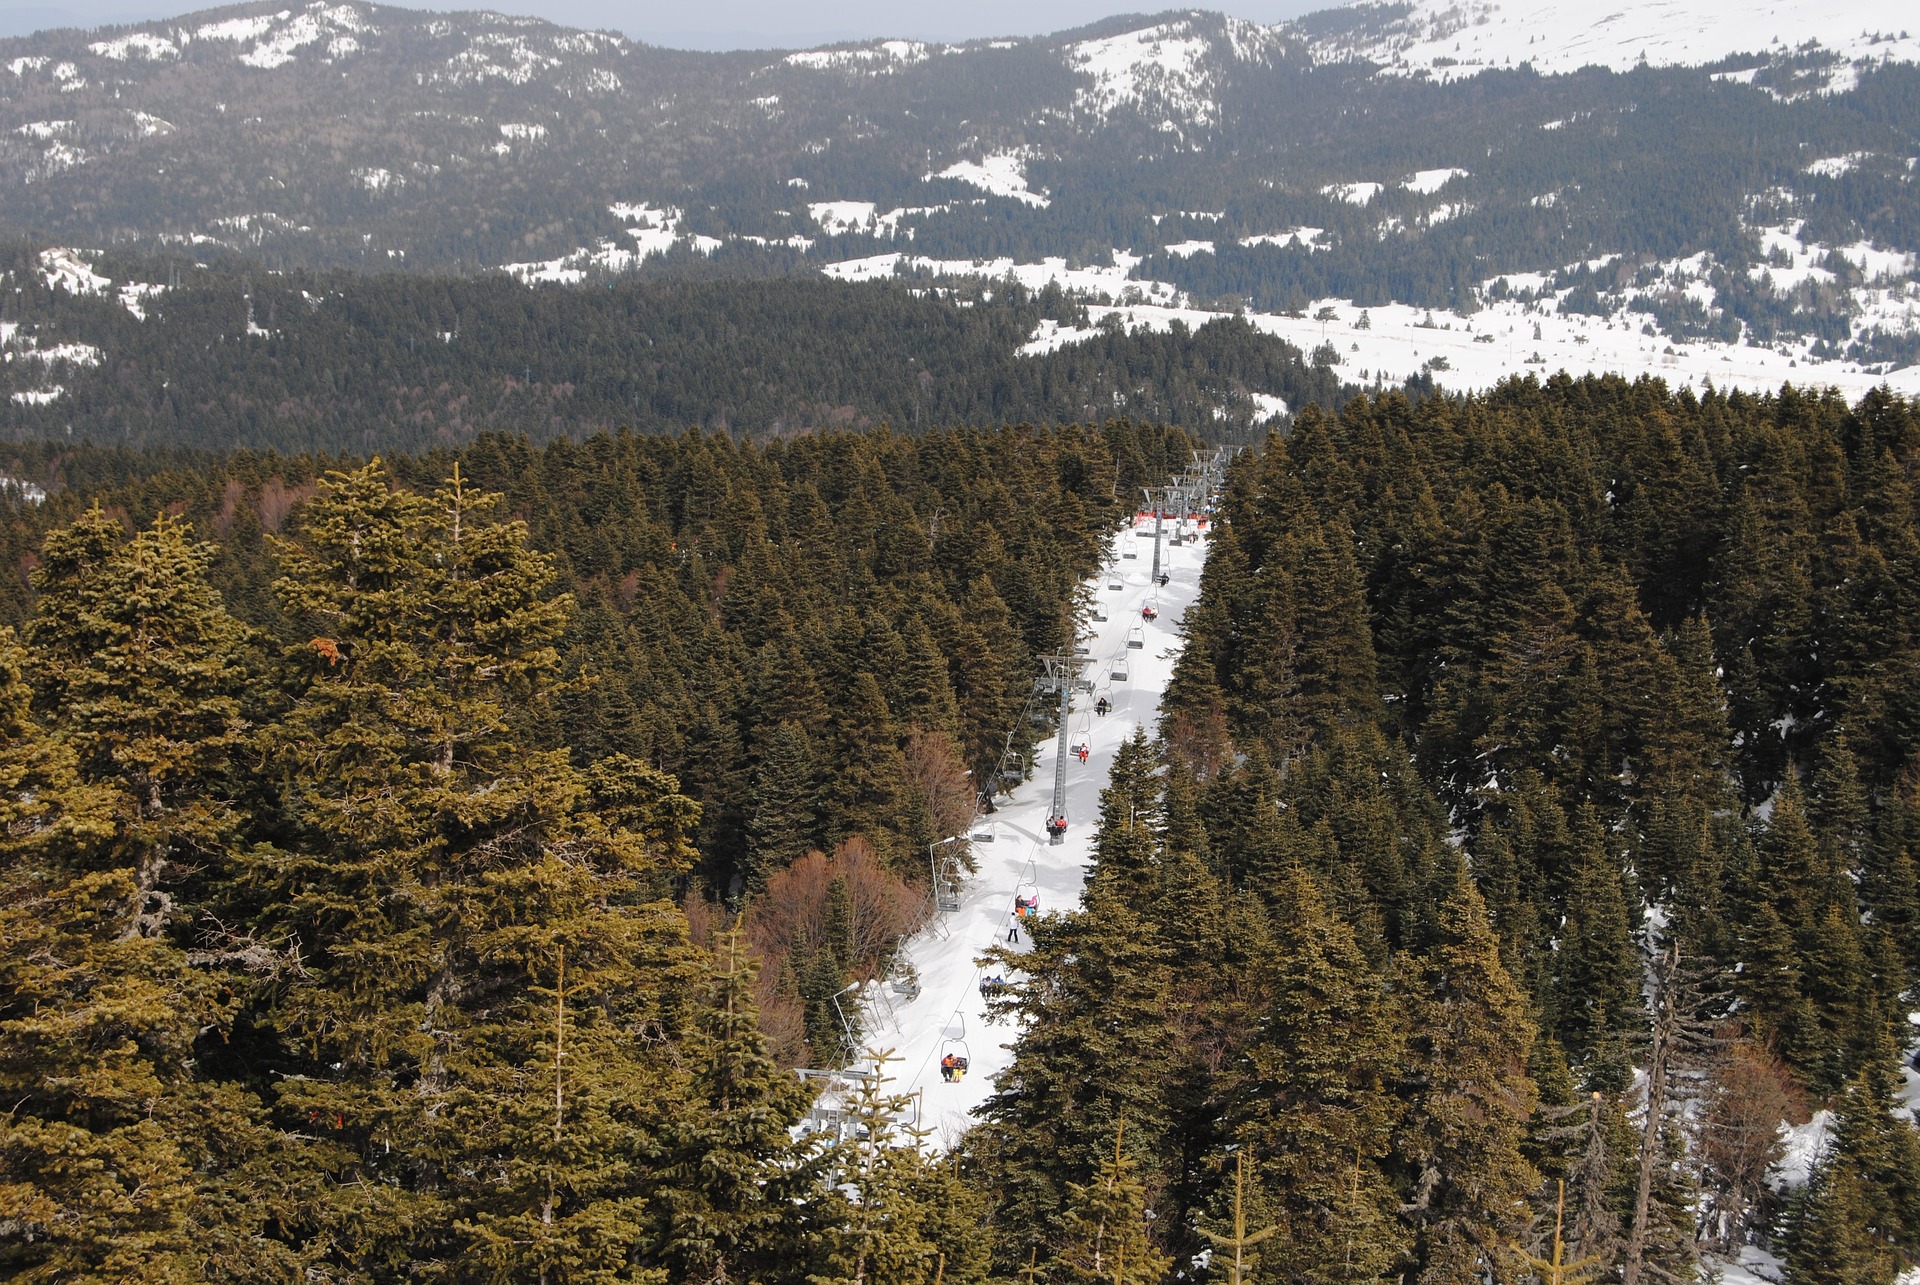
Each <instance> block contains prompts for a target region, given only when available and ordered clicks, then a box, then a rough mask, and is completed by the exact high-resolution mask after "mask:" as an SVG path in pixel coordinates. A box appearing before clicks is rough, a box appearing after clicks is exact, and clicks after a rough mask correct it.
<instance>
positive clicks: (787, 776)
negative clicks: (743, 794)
mask: <svg viewBox="0 0 1920 1285" xmlns="http://www.w3.org/2000/svg"><path fill="white" fill-rule="evenodd" d="M818 771H819V764H818V763H817V762H816V760H815V757H814V747H813V741H812V739H811V738H810V737H809V736H808V735H807V731H806V729H805V728H804V727H801V726H800V725H799V724H797V723H781V724H780V725H779V726H778V727H776V728H775V729H774V730H773V734H772V735H771V736H769V737H768V738H767V744H766V748H765V751H764V753H763V754H762V756H761V760H760V768H759V771H758V772H756V773H755V775H754V784H753V797H752V800H751V808H752V811H751V813H750V814H749V816H748V820H747V841H748V844H749V848H748V853H747V866H746V869H745V870H744V872H743V883H744V887H743V888H742V891H743V892H744V893H745V894H747V895H748V896H751V895H753V894H754V893H756V892H758V891H760V890H761V889H763V888H765V887H766V882H767V876H768V875H770V874H771V873H773V872H774V871H776V870H781V869H784V868H786V867H787V866H790V865H792V864H793V863H794V862H795V861H796V860H798V859H799V858H800V857H802V856H805V855H806V853H807V851H808V849H810V848H812V847H814V846H815V845H816V844H817V843H818V836H817V818H818V807H819V800H820V790H819V785H818V776H817V773H818Z"/></svg>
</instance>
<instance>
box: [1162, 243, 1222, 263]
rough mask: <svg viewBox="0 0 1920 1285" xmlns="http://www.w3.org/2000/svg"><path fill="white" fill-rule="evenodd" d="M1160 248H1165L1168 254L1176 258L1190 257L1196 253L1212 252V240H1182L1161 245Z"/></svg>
mask: <svg viewBox="0 0 1920 1285" xmlns="http://www.w3.org/2000/svg"><path fill="white" fill-rule="evenodd" d="M1161 248H1162V249H1164V250H1166V252H1167V253H1168V254H1171V255H1175V256H1177V257H1178V258H1182V259H1190V258H1192V257H1193V256H1194V255H1196V254H1212V253H1213V242H1211V241H1182V242H1180V243H1178V244H1177V245H1169V246H1163V247H1161Z"/></svg>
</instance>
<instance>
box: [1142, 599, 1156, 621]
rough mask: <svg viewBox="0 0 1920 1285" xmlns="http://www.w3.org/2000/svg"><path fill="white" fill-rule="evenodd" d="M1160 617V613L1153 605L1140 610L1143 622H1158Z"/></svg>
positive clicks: (1150, 604) (1149, 604)
mask: <svg viewBox="0 0 1920 1285" xmlns="http://www.w3.org/2000/svg"><path fill="white" fill-rule="evenodd" d="M1159 616H1160V613H1159V612H1157V611H1155V610H1154V609H1153V604H1152V603H1148V604H1147V605H1146V606H1144V607H1142V608H1140V619H1142V620H1157V619H1159Z"/></svg>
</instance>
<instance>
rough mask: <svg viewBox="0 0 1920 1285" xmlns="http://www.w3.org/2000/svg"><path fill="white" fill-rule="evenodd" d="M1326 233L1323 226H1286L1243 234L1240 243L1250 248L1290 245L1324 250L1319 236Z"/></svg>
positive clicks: (1302, 248) (1311, 249)
mask: <svg viewBox="0 0 1920 1285" xmlns="http://www.w3.org/2000/svg"><path fill="white" fill-rule="evenodd" d="M1326 234H1327V230H1326V229H1325V228H1308V227H1299V228H1288V229H1287V230H1286V231H1284V232H1262V233H1260V234H1259V235H1258V236H1243V237H1241V238H1240V244H1241V245H1244V246H1246V247H1248V248H1249V249H1251V248H1252V247H1254V246H1256V245H1277V246H1292V247H1293V248H1295V249H1297V250H1307V251H1313V250H1325V249H1327V248H1328V247H1327V246H1324V245H1321V244H1320V238H1321V237H1324V236H1325V235H1326Z"/></svg>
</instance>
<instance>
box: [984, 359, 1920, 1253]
mask: <svg viewBox="0 0 1920 1285" xmlns="http://www.w3.org/2000/svg"><path fill="white" fill-rule="evenodd" d="M1916 465H1920V417H1916V415H1915V410H1914V407H1913V406H1912V404H1910V403H1907V402H1903V401H1900V400H1899V399H1891V398H1885V397H1870V398H1868V399H1866V400H1864V401H1862V402H1861V403H1859V404H1858V405H1856V406H1852V407H1849V406H1847V405H1846V404H1845V403H1843V402H1840V401H1838V400H1836V399H1809V398H1805V397H1801V396H1798V395H1794V394H1792V393H1783V394H1781V395H1780V396H1778V397H1774V398H1749V397H1745V396H1739V395H1734V396H1718V395H1716V396H1712V397H1708V398H1704V399H1696V398H1694V397H1692V396H1690V395H1687V394H1684V393H1682V394H1680V395H1678V396H1675V395H1673V394H1672V393H1670V392H1669V391H1668V390H1666V389H1665V388H1663V387H1661V386H1659V385H1658V384H1654V383H1628V382H1625V381H1619V380H1611V381H1585V382H1574V381H1567V380H1557V381H1550V382H1548V383H1546V384H1544V385H1543V384H1540V383H1538V382H1535V381H1530V380H1529V381H1513V382H1510V383H1508V384H1506V385H1503V386H1502V387H1501V388H1499V389H1498V390H1496V391H1495V392H1494V393H1493V394H1492V395H1490V396H1488V397H1485V398H1475V399H1467V400H1463V401H1451V400H1443V399H1432V400H1429V401H1427V402H1424V403H1422V404H1421V405H1420V406H1418V407H1414V406H1411V405H1409V404H1408V403H1407V402H1405V401H1404V400H1402V399H1400V398H1397V397H1388V398H1385V399H1380V400H1371V399H1364V400H1360V401H1355V402H1353V403H1350V404H1349V405H1348V406H1347V408H1346V409H1345V410H1344V411H1343V412H1342V413H1341V414H1339V415H1337V416H1335V415H1330V414H1324V413H1320V412H1318V411H1310V412H1308V413H1305V414H1302V415H1301V416H1300V417H1299V418H1298V419H1296V421H1295V426H1294V431H1293V433H1292V434H1291V435H1290V436H1289V437H1287V438H1284V439H1282V438H1278V437H1276V438H1274V439H1273V440H1271V441H1269V442H1268V444H1267V446H1266V448H1265V449H1264V450H1262V451H1260V452H1258V453H1252V454H1249V455H1247V456H1245V457H1243V458H1242V460H1241V461H1240V463H1239V464H1238V465H1237V466H1236V470H1235V474H1234V476H1233V478H1232V480H1231V483H1230V489H1229V494H1228V496H1227V499H1226V502H1225V504H1224V506H1223V508H1222V510H1221V512H1220V513H1219V515H1218V516H1219V519H1220V529H1219V531H1218V533H1217V534H1216V536H1215V537H1214V540H1213V541H1212V548H1211V550H1210V552H1209V556H1208V559H1207V567H1206V573H1205V578H1204V582H1203V589H1202V597H1201V600H1200V602H1199V603H1198V604H1197V605H1196V606H1195V607H1194V608H1193V609H1192V610H1191V611H1190V613H1189V616H1188V635H1189V637H1188V646H1187V648H1186V650H1185V652H1184V653H1183V657H1182V661H1181V666H1180V670H1179V672H1178V673H1177V674H1176V676H1175V680H1174V683H1173V686H1172V687H1171V688H1170V690H1169V692H1168V696H1167V733H1166V739H1165V743H1164V745H1152V744H1149V743H1147V742H1145V741H1144V740H1143V741H1142V742H1141V743H1140V744H1138V745H1137V746H1136V747H1135V749H1134V751H1133V753H1132V755H1131V756H1130V758H1129V759H1128V760H1127V761H1125V762H1123V763H1118V764H1116V766H1115V769H1114V774H1113V780H1112V783H1111V785H1110V787H1109V791H1108V797H1107V801H1106V803H1105V805H1104V807H1103V823H1102V830H1101V834H1100V839H1099V845H1098V861H1097V863H1096V866H1095V870H1094V873H1093V875H1092V877H1091V880H1090V882H1089V886H1088V891H1087V896H1086V899H1085V906H1086V909H1085V910H1084V912H1082V913H1080V914H1076V915H1073V916H1069V917H1066V918H1064V919H1061V920H1057V921H1049V923H1048V924H1047V925H1046V926H1045V928H1044V930H1043V931H1041V932H1037V933H1036V937H1035V942H1036V945H1035V951H1034V954H1033V956H1031V957H1029V958H1026V959H1024V960H1021V961H1019V966H1020V967H1021V968H1022V969H1023V972H1024V973H1025V978H1024V979H1023V981H1022V983H1021V984H1020V985H1018V986H1016V987H1015V988H1014V990H1013V993H1012V994H1011V995H1010V996H1009V997H1008V998H1007V1000H1006V1001H1005V1008H1006V1010H1007V1011H1008V1013H1009V1015H1012V1016H1017V1017H1018V1018H1019V1019H1020V1020H1021V1021H1022V1022H1023V1023H1024V1024H1025V1031H1024V1034H1023V1040H1022V1044H1021V1046H1020V1049H1019V1053H1018V1057H1017V1060H1016V1062H1015V1065H1014V1068H1013V1071H1012V1072H1011V1074H1010V1075H1009V1077H1008V1078H1007V1079H1006V1080H1005V1081H1003V1083H1002V1084H1001V1086H1000V1092H999V1094H998V1096H997V1097H996V1098H995V1100H994V1101H993V1102H992V1103H991V1104H990V1106H989V1108H988V1110H987V1117H988V1121H987V1124H986V1125H985V1126H983V1128H982V1129H981V1130H979V1131H976V1133H975V1134H973V1135H970V1137H969V1140H968V1146H969V1149H970V1151H971V1152H972V1153H973V1154H974V1155H975V1156H976V1158H977V1160H978V1162H979V1164H980V1165H981V1172H982V1174H983V1178H984V1181H985V1182H986V1184H987V1185H988V1186H989V1187H990V1188H992V1189H993V1190H995V1191H996V1192H997V1193H998V1197H999V1200H1000V1202H1001V1204H1000V1210H999V1215H998V1221H997V1222H996V1224H995V1230H996V1236H997V1237H998V1244H999V1249H998V1254H999V1259H1000V1261H1001V1262H1002V1263H1003V1264H1005V1265H1008V1266H1011V1265H1014V1264H1017V1263H1018V1262H1020V1261H1023V1260H1024V1258H1025V1256H1026V1254H1027V1253H1028V1252H1029V1248H1030V1246H1031V1244H1032V1243H1033V1241H1034V1239H1035V1238H1034V1236H1033V1234H1032V1232H1031V1230H1030V1229H1032V1228H1035V1227H1048V1226H1053V1225H1056V1223H1064V1224H1066V1225H1072V1223H1073V1219H1074V1217H1075V1215H1074V1213H1073V1212H1072V1211H1073V1209H1074V1207H1075V1204H1076V1202H1077V1201H1079V1200H1082V1199H1084V1198H1085V1197H1084V1192H1085V1190H1086V1189H1087V1187H1088V1185H1089V1184H1093V1185H1097V1184H1100V1183H1102V1182H1107V1181H1114V1180H1115V1179H1113V1177H1112V1176H1113V1175H1114V1174H1115V1172H1116V1171H1115V1168H1114V1165H1115V1163H1116V1161H1115V1155H1116V1149H1118V1153H1119V1154H1120V1156H1121V1157H1122V1160H1123V1161H1124V1163H1125V1164H1126V1166H1128V1167H1129V1168H1130V1170H1131V1173H1130V1175H1129V1177H1130V1181H1131V1182H1132V1183H1133V1184H1134V1186H1133V1187H1132V1189H1131V1190H1132V1192H1133V1194H1132V1196H1131V1199H1132V1200H1133V1201H1134V1202H1135V1203H1134V1204H1133V1206H1132V1208H1134V1209H1135V1210H1143V1209H1151V1210H1152V1223H1151V1227H1152V1231H1151V1233H1150V1235H1149V1239H1150V1240H1151V1241H1152V1242H1153V1243H1154V1244H1155V1245H1157V1246H1158V1248H1159V1249H1161V1250H1162V1251H1164V1252H1166V1253H1167V1254H1169V1255H1170V1257H1171V1260H1172V1262H1174V1263H1182V1262H1188V1261H1191V1260H1192V1258H1193V1257H1194V1256H1195V1255H1198V1254H1200V1253H1201V1252H1203V1251H1205V1250H1206V1249H1207V1248H1208V1246H1209V1244H1211V1246H1212V1250H1213V1253H1214V1255H1215V1256H1216V1261H1218V1258H1219V1257H1220V1256H1224V1255H1225V1254H1226V1253H1228V1252H1229V1251H1230V1249H1231V1248H1232V1245H1233V1238H1234V1237H1235V1236H1236V1235H1238V1234H1240V1233H1238V1232H1237V1231H1236V1230H1235V1228H1236V1226H1237V1225H1240V1226H1244V1227H1245V1229H1246V1230H1247V1231H1248V1232H1255V1231H1261V1230H1262V1229H1265V1228H1268V1227H1271V1228H1272V1229H1273V1231H1272V1232H1271V1233H1270V1235H1269V1237H1268V1238H1267V1239H1265V1240H1264V1242H1263V1243H1259V1244H1258V1245H1257V1247H1251V1248H1252V1255H1253V1258H1254V1261H1255V1264H1256V1266H1255V1268H1254V1271H1253V1276H1252V1278H1253V1279H1260V1280H1282V1279H1299V1278H1301V1277H1302V1276H1304V1277H1305V1278H1307V1279H1316V1278H1324V1279H1400V1280H1430V1279H1431V1280H1439V1279H1445V1280H1461V1279H1467V1278H1469V1277H1471V1276H1478V1275H1480V1274H1482V1273H1485V1274H1486V1275H1488V1276H1490V1277H1496V1278H1497V1277H1500V1276H1501V1275H1502V1274H1504V1273H1507V1272H1513V1273H1516V1274H1519V1275H1521V1276H1526V1275H1529V1274H1531V1275H1532V1277H1533V1279H1540V1280H1548V1279H1553V1278H1552V1277H1550V1276H1549V1275H1547V1269H1548V1264H1550V1263H1551V1262H1553V1261H1555V1260H1556V1259H1557V1260H1558V1261H1560V1262H1562V1263H1563V1264H1564V1263H1569V1262H1579V1263H1582V1264H1584V1266H1583V1267H1582V1268H1581V1271H1582V1272H1591V1273H1592V1276H1591V1277H1590V1279H1609V1280H1614V1279H1617V1280H1626V1281H1633V1280H1643V1281H1644V1280H1651V1279H1661V1280H1670V1279H1692V1278H1694V1277H1695V1276H1696V1274H1697V1273H1698V1272H1699V1271H1700V1270H1702V1266H1701V1256H1702V1255H1703V1254H1709V1253H1711V1254H1717V1255H1720V1256H1722V1257H1724V1258H1732V1257H1734V1256H1736V1255H1738V1254H1739V1253H1741V1252H1745V1251H1749V1250H1750V1248H1751V1247H1753V1246H1758V1245H1764V1246H1769V1247H1771V1248H1772V1249H1773V1251H1774V1252H1775V1253H1777V1254H1779V1255H1780V1256H1781V1257H1783V1258H1784V1260H1785V1270H1786V1279H1787V1280H1789V1281H1793V1282H1814V1281H1823V1282H1824V1281H1836V1282H1837V1281H1850V1282H1862V1283H1863V1285H1864V1283H1865V1282H1869V1281H1878V1282H1888V1281H1891V1280H1893V1279H1894V1277H1895V1276H1896V1275H1897V1274H1899V1273H1901V1272H1903V1271H1906V1270H1908V1269H1910V1268H1912V1267H1913V1266H1914V1264H1915V1244H1916V1235H1917V1234H1920V1223H1916V1221H1915V1219H1916V1217H1920V1184H1917V1183H1916V1175H1920V1131H1916V1127H1915V1124H1914V1122H1913V1105H1914V1103H1915V1101H1916V1099H1917V1098H1920V1073H1917V1072H1915V1071H1914V1070H1912V1069H1910V1068H1903V1062H1904V1061H1905V1060H1906V1059H1909V1058H1911V1057H1912V1056H1913V1054H1914V1049H1913V1039H1914V1034H1913V1027H1912V1019H1911V1018H1910V1016H1909V1014H1910V1012H1911V1011H1912V1010H1914V1009H1915V1008H1916V1007H1920V1005H1917V1004H1916V999H1920V992H1917V991H1916V982H1920V877H1917V875H1916V865H1915V859H1914V858H1915V852H1914V834H1913V825H1914V821H1915V818H1916V816H1917V815H1920V813H1917V812H1916V808H1917V807H1920V775H1917V773H1920V761H1917V760H1916V745H1917V744H1920V742H1917V741H1916V728H1915V726H1914V723H1913V711H1914V704H1913V702H1914V698H1915V694H1916V689H1915V687H1914V674H1915V672H1916V670H1915V659H1916V651H1915V648H1916V639H1915V637H1914V635H1913V632H1912V629H1911V621H1912V619H1913V618H1914V614H1913V604H1912V603H1911V602H1909V597H1910V594H1911V592H1912V590H1911V585H1912V584H1913V583H1914V570H1915V568H1913V567H1912V565H1911V563H1912V560H1913V559H1914V557H1915V556H1916V550H1920V541H1916V539H1915V534H1916V525H1915V524H1916V520H1917V519H1920V510H1917V509H1916V506H1915V502H1914V492H1913V489H1912V478H1913V475H1914V470H1915V468H1916ZM1008 962H1009V964H1010V965H1011V964H1012V963H1013V962H1014V961H1013V960H1011V959H1010V960H1009V961H1008ZM1089 1068H1092V1069H1093V1072H1094V1073H1092V1074H1088V1073H1087V1072H1088V1070H1089ZM1903 1075H1904V1080H1903V1078H1902V1077H1903ZM1815 1108H1826V1109H1829V1110H1830V1111H1831V1112H1832V1115H1830V1116H1825V1117H1821V1120H1822V1121H1823V1122H1824V1125H1825V1128H1826V1132H1825V1133H1824V1135H1822V1136H1824V1137H1825V1139H1826V1141H1825V1143H1824V1145H1823V1146H1822V1147H1819V1148H1816V1149H1815V1151H1814V1153H1813V1157H1812V1158H1813V1159H1815V1160H1817V1164H1816V1165H1815V1167H1814V1169H1813V1173H1812V1176H1811V1180H1810V1181H1808V1182H1805V1184H1804V1185H1792V1184H1791V1183H1789V1182H1787V1181H1785V1180H1783V1179H1782V1177H1781V1170H1780V1169H1777V1168H1776V1167H1775V1166H1777V1165H1781V1164H1782V1162H1783V1161H1784V1159H1785V1148H1786V1136H1785V1134H1784V1133H1783V1132H1782V1130H1781V1125H1782V1122H1783V1119H1784V1120H1788V1121H1792V1122H1799V1121H1803V1120H1805V1119H1806V1118H1807V1113H1808V1112H1809V1111H1810V1110H1813V1109H1815ZM1123 1126H1124V1141H1123V1140H1122V1139H1121V1134H1122V1128H1123ZM1815 1132H1816V1133H1818V1132H1819V1130H1816V1131H1815ZM1242 1157H1244V1161H1245V1164H1246V1169H1245V1174H1244V1189H1240V1188H1237V1187H1236V1183H1237V1182H1239V1181H1240V1178H1239V1176H1238V1175H1237V1171H1236V1168H1235V1166H1236V1164H1237V1163H1239V1161H1240V1158H1242ZM1808 1159H1809V1157H1808V1156H1807V1155H1805V1154H1803V1155H1801V1156H1800V1157H1798V1163H1799V1164H1800V1165H1801V1166H1802V1168H1801V1170H1800V1172H1799V1173H1798V1175H1796V1176H1795V1177H1794V1179H1793V1181H1794V1182H1800V1181H1802V1180H1804V1179H1805V1177H1806V1174H1805V1170H1804V1166H1805V1165H1806V1164H1807V1163H1808ZM1787 1172H1788V1173H1792V1170H1791V1169H1788V1170H1787ZM1562 1183H1564V1188H1562V1186H1561V1185H1560V1184H1562ZM1562 1190H1564V1197H1565V1207H1564V1221H1563V1222H1561V1223H1560V1224H1559V1225H1560V1227H1561V1230H1562V1233H1563V1237H1564V1242H1565V1243H1564V1245H1557V1244H1556V1243H1555V1238H1554V1229H1555V1226H1556V1218H1557V1216H1558V1215H1557V1214H1556V1202H1557V1200H1558V1198H1559V1196H1560V1193H1561V1192H1562ZM1236 1191H1239V1194H1238V1195H1236ZM1783 1197H1785V1199H1783ZM1236 1200H1238V1201H1241V1202H1242V1208H1241V1209H1239V1210H1236V1207H1235V1202H1236ZM1236 1213H1244V1215H1245V1222H1244V1224H1237V1222H1236ZM1223 1238H1224V1239H1223ZM1041 1244H1042V1245H1043V1246H1044V1247H1045V1248H1043V1252H1046V1250H1047V1249H1051V1250H1052V1251H1053V1252H1055V1253H1061V1252H1070V1250H1071V1242H1070V1241H1067V1240H1063V1239H1060V1238H1055V1239H1052V1240H1044V1239H1043V1240H1042V1241H1041ZM1241 1248H1242V1249H1247V1248H1249V1246H1245V1245H1243V1246H1242V1247H1241ZM1562 1250H1564V1252H1559V1251H1562ZM1524 1255H1532V1256H1533V1259H1534V1260H1535V1261H1534V1266H1533V1267H1532V1268H1531V1269H1529V1268H1528V1267H1527V1265H1526V1261H1527V1260H1526V1258H1525V1257H1524ZM1150 1278H1155V1277H1151V1276H1150V1275H1149V1276H1143V1277H1142V1279H1150ZM1155 1279H1157V1278H1155Z"/></svg>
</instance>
